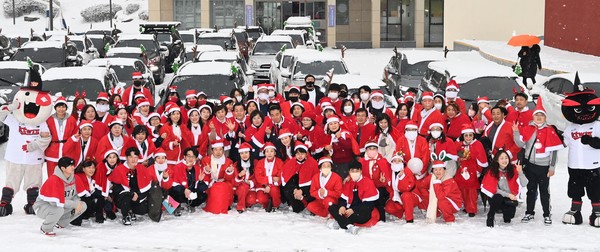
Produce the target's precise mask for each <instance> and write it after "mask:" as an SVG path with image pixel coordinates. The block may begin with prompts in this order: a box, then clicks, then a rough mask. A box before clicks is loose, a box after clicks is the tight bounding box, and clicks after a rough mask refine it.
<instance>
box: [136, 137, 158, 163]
mask: <svg viewBox="0 0 600 252" xmlns="http://www.w3.org/2000/svg"><path fill="white" fill-rule="evenodd" d="M133 142H134V143H135V147H137V148H138V150H140V155H139V156H138V157H139V159H138V163H139V164H141V163H143V162H144V161H147V160H149V159H150V158H151V157H153V156H154V152H155V151H156V147H155V146H154V142H152V141H150V140H148V138H146V140H144V143H146V151H144V150H143V149H142V144H141V143H139V142H138V141H136V140H133Z"/></svg>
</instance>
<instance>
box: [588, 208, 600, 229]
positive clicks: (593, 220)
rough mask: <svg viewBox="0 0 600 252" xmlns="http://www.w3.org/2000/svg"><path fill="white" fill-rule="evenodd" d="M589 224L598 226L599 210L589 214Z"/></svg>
mask: <svg viewBox="0 0 600 252" xmlns="http://www.w3.org/2000/svg"><path fill="white" fill-rule="evenodd" d="M590 226H592V227H597V228H600V212H593V213H592V214H591V215H590Z"/></svg>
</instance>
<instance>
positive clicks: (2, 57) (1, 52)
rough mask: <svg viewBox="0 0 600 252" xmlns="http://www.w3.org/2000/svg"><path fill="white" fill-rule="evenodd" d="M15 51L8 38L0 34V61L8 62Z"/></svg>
mask: <svg viewBox="0 0 600 252" xmlns="http://www.w3.org/2000/svg"><path fill="white" fill-rule="evenodd" d="M15 51H16V47H13V45H12V43H11V42H10V38H8V37H7V36H4V35H3V34H0V61H6V60H10V58H11V57H12V55H13V54H15Z"/></svg>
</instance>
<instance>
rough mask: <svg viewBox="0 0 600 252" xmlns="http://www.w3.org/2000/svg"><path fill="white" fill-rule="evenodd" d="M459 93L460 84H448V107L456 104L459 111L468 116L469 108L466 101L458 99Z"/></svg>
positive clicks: (451, 82) (452, 81)
mask: <svg viewBox="0 0 600 252" xmlns="http://www.w3.org/2000/svg"><path fill="white" fill-rule="evenodd" d="M458 92H460V87H459V86H458V83H456V81H455V80H450V81H449V82H448V84H446V93H445V96H446V105H450V104H453V103H454V104H456V106H458V111H460V113H462V114H464V115H466V114H467V107H466V105H465V101H464V100H463V99H461V98H460V97H458Z"/></svg>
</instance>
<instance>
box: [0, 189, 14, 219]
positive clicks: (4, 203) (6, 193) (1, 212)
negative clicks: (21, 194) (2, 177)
mask: <svg viewBox="0 0 600 252" xmlns="http://www.w3.org/2000/svg"><path fill="white" fill-rule="evenodd" d="M14 194H15V191H14V190H13V189H12V188H10V187H4V188H2V199H1V200H0V217H3V216H7V215H11V214H12V211H13V208H12V205H11V204H10V202H11V201H12V198H13V196H14Z"/></svg>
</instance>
